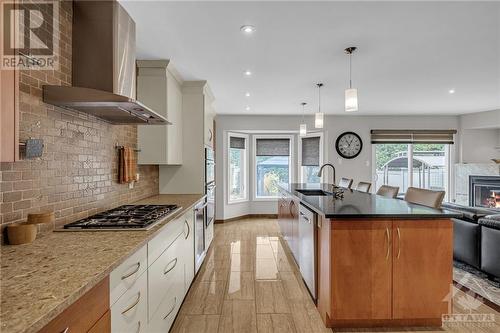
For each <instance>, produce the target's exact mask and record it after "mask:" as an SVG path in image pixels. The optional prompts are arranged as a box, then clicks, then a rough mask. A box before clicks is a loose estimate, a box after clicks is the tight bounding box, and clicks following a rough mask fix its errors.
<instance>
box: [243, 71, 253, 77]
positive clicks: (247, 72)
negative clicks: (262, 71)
mask: <svg viewBox="0 0 500 333" xmlns="http://www.w3.org/2000/svg"><path fill="white" fill-rule="evenodd" d="M244 74H245V76H252V72H251V71H249V70H246V71H245V73H244Z"/></svg>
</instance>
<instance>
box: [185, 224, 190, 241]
mask: <svg viewBox="0 0 500 333" xmlns="http://www.w3.org/2000/svg"><path fill="white" fill-rule="evenodd" d="M184 223H186V226H187V227H188V233H187V235H186V237H184V239H188V237H189V234H190V233H191V228H190V227H189V223H188V221H187V220H184Z"/></svg>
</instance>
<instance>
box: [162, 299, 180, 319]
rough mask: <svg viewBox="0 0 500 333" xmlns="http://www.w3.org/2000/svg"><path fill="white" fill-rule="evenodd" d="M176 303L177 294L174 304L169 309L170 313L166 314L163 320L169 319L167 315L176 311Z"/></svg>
mask: <svg viewBox="0 0 500 333" xmlns="http://www.w3.org/2000/svg"><path fill="white" fill-rule="evenodd" d="M176 305H177V296H176V297H174V304H173V305H172V308H171V309H170V311H168V313H167V314H166V315H165V317H163V320H165V319H167V317H168V316H170V314H171V313H172V312H173V311H174V309H175V306H176Z"/></svg>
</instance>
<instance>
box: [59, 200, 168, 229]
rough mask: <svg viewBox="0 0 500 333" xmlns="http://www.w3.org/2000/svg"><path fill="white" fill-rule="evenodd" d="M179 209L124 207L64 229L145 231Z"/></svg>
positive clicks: (160, 206) (90, 217) (93, 216)
mask: <svg viewBox="0 0 500 333" xmlns="http://www.w3.org/2000/svg"><path fill="white" fill-rule="evenodd" d="M177 208H178V206H177V205H123V206H120V207H116V208H113V209H111V210H108V211H105V212H102V213H99V214H95V215H92V216H89V217H87V218H84V219H81V220H78V221H76V222H72V223H69V224H66V225H65V226H64V229H145V228H147V227H148V226H150V225H152V224H154V223H156V222H158V221H160V220H161V219H163V218H164V217H166V216H167V215H168V214H170V213H172V212H173V211H174V210H176V209H177Z"/></svg>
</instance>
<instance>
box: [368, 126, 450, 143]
mask: <svg viewBox="0 0 500 333" xmlns="http://www.w3.org/2000/svg"><path fill="white" fill-rule="evenodd" d="M456 133H457V130H379V129H377V130H371V142H372V143H374V144H377V143H403V144H404V143H406V144H415V143H426V144H432V143H437V144H453V143H454V142H453V135H454V134H456Z"/></svg>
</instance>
